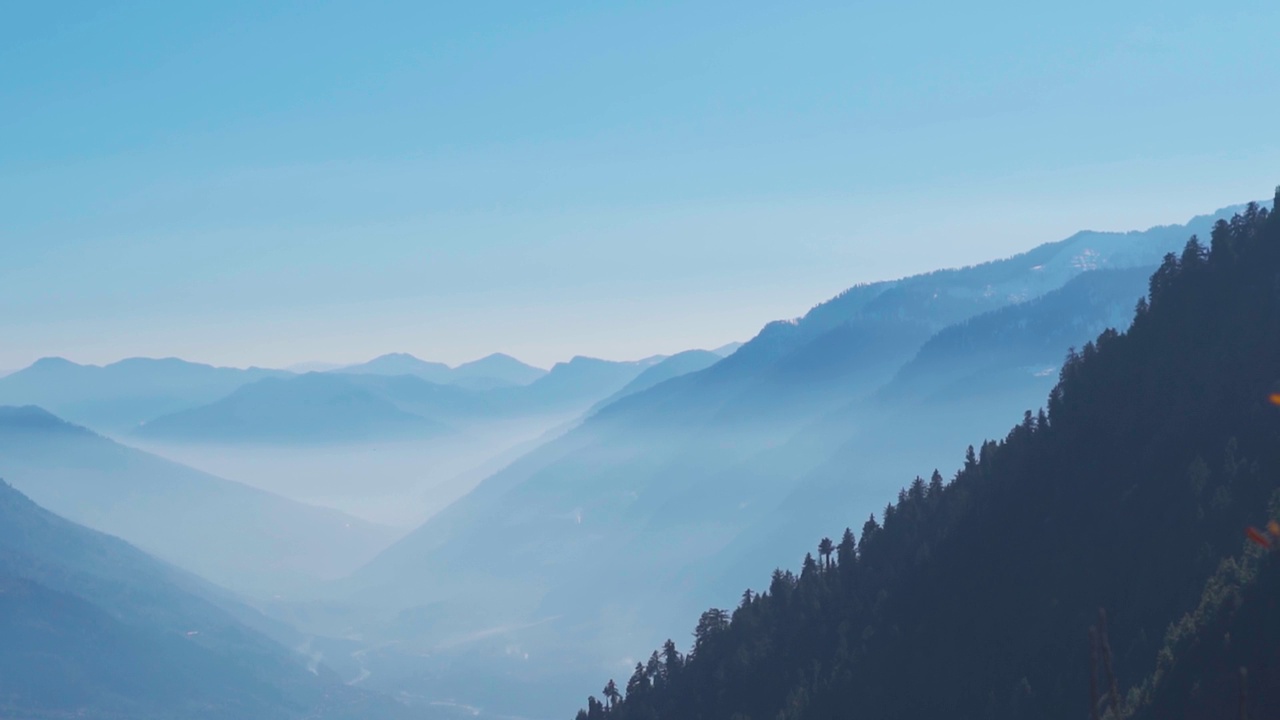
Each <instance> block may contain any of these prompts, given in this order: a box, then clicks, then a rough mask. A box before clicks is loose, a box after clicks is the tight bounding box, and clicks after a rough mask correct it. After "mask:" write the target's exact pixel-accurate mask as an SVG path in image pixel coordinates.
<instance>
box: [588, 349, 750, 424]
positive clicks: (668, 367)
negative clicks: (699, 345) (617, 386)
mask: <svg viewBox="0 0 1280 720" xmlns="http://www.w3.org/2000/svg"><path fill="white" fill-rule="evenodd" d="M739 345H741V343H739ZM735 349H736V348H735ZM729 354H732V353H731V352H730V353H729ZM724 357H725V356H724V355H723V354H721V353H720V352H718V351H715V350H686V351H684V352H681V353H676V354H675V355H672V356H671V357H669V358H665V359H663V360H662V361H661V362H659V363H657V364H655V365H651V366H650V367H648V368H646V369H645V371H644V372H642V373H640V374H639V375H638V376H636V378H635V379H634V380H632V381H631V382H629V383H627V384H626V386H625V387H623V388H622V389H621V390H619V391H618V392H616V393H614V394H612V395H610V396H609V397H607V398H605V399H604V400H601V401H600V402H598V403H596V406H595V407H596V409H598V408H602V407H605V406H607V405H609V404H610V403H613V402H616V401H618V400H621V399H622V398H624V397H627V396H629V395H634V394H636V393H638V392H641V391H643V390H648V389H649V388H651V387H653V386H654V385H657V384H658V383H662V382H666V381H667V380H670V379H672V378H676V377H680V376H681V375H688V374H689V373H693V372H697V371H699V370H704V369H706V368H709V367H711V366H712V365H714V364H716V363H717V362H720V360H722V359H723V358H724Z"/></svg>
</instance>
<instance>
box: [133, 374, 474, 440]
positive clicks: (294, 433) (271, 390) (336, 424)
mask: <svg viewBox="0 0 1280 720" xmlns="http://www.w3.org/2000/svg"><path fill="white" fill-rule="evenodd" d="M352 377H353V376H347V375H335V374H330V373H307V374H306V375H299V376H296V377H289V378H268V379H265V380H261V381H259V382H256V383H252V384H250V385H246V386H244V387H241V388H239V389H237V390H236V391H234V392H232V393H231V394H230V395H228V396H226V397H224V398H222V399H220V400H217V401H215V402H213V403H210V404H208V405H204V406H201V407H197V408H192V409H189V410H182V411H180V412H176V413H172V414H170V415H163V416H160V417H158V418H156V419H154V420H152V421H150V422H147V423H145V424H143V425H141V426H139V427H138V428H137V430H136V431H135V433H136V434H137V435H138V436H140V437H145V438H148V439H151V440H164V441H178V442H188V441H199V442H214V443H243V442H250V443H255V442H256V443H304V444H305V443H333V442H365V441H371V440H398V439H407V438H423V437H432V436H436V435H440V434H441V433H445V432H448V430H449V428H448V427H447V426H446V425H444V424H443V423H440V422H437V421H434V420H429V419H427V418H425V417H422V416H420V415H415V414H413V413H410V412H406V411H404V410H402V409H400V408H399V407H398V406H397V405H396V404H395V403H394V402H392V401H391V400H389V399H387V398H386V397H383V396H381V395H379V394H377V393H375V392H372V391H370V390H369V389H367V388H364V387H361V386H360V384H359V383H358V382H353V381H352Z"/></svg>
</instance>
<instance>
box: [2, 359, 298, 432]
mask: <svg viewBox="0 0 1280 720" xmlns="http://www.w3.org/2000/svg"><path fill="white" fill-rule="evenodd" d="M289 375H291V373H288V372H286V371H283V370H267V369H263V368H248V369H244V370H242V369H239V368H227V367H213V366H211V365H203V364H200V363H192V362H187V361H185V360H179V359H177V358H164V359H152V358H130V359H127V360H121V361H119V362H116V363H111V364H110V365H105V366H97V365H80V364H77V363H74V362H71V361H70V360H65V359H63V358H56V357H51V358H44V359H41V360H37V361H36V362H35V363H34V364H32V365H31V366H29V367H27V368H25V369H23V370H19V371H17V372H14V373H12V374H10V375H7V376H5V377H0V404H4V405H39V406H40V407H43V408H46V409H48V410H50V411H52V412H54V413H57V414H58V415H59V416H61V417H65V418H67V419H69V420H72V421H74V422H77V423H81V424H84V425H88V426H89V427H92V428H94V429H97V430H101V431H104V432H126V431H128V430H130V429H132V428H134V427H136V426H137V425H138V424H140V423H142V422H145V421H147V420H150V419H151V418H154V417H157V416H159V415H163V414H166V413H172V412H177V411H179V410H185V409H187V408H193V407H197V406H200V405H203V404H206V403H209V402H212V401H214V400H217V399H218V398H220V397H223V396H225V395H227V394H228V393H230V392H232V391H233V390H235V389H236V388H239V387H241V386H243V385H246V384H248V383H251V382H256V381H258V380H262V379H264V378H272V377H288V376H289Z"/></svg>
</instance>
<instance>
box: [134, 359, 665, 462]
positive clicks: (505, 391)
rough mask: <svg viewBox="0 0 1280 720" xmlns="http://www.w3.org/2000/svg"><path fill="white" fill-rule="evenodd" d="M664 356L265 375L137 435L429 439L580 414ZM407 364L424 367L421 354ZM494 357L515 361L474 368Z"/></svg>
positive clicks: (274, 440)
mask: <svg viewBox="0 0 1280 720" xmlns="http://www.w3.org/2000/svg"><path fill="white" fill-rule="evenodd" d="M660 360H661V358H657V357H655V358H648V359H645V360H640V361H632V362H615V361H610V360H598V359H595V358H585V357H576V358H574V359H572V360H570V361H569V362H566V363H557V364H556V365H555V367H553V368H552V369H551V371H550V372H547V373H545V374H544V375H542V376H541V377H539V378H538V379H537V380H534V381H533V382H531V383H529V384H528V385H502V386H500V387H496V388H484V387H467V386H465V385H460V384H453V383H435V382H431V381H428V380H426V379H424V378H422V377H421V376H419V375H416V374H412V373H406V374H399V375H383V374H381V373H373V372H370V373H347V372H327V373H308V374H306V375H299V376H295V377H286V378H268V379H265V380H262V381H259V382H256V383H252V384H249V385H245V386H243V387H241V388H239V389H237V390H236V391H234V392H233V393H231V394H230V395H228V396H227V397H224V398H222V399H220V400H217V401H215V402H212V403H209V404H208V405H204V406H201V407H197V408H192V409H189V410H184V411H181V412H178V413H173V414H170V415H165V416H161V417H158V418H156V419H154V420H152V421H150V422H147V423H144V424H143V425H141V426H140V427H139V428H137V430H136V431H135V433H136V435H137V436H138V437H141V438H146V439H148V440H155V441H161V442H170V443H260V444H302V445H305V444H311V443H357V442H378V441H396V440H417V439H425V438H430V437H436V436H439V435H441V434H444V433H448V432H451V431H452V430H455V429H461V428H465V427H467V426H471V425H475V424H480V423H485V422H490V421H495V420H502V419H506V418H516V417H527V416H535V415H551V414H558V415H571V414H573V413H577V412H581V411H583V410H585V409H587V408H588V407H590V406H591V404H592V403H594V402H596V401H598V400H600V399H601V398H603V397H607V396H609V395H610V394H612V393H614V392H617V391H618V390H619V389H621V388H622V387H623V386H625V385H626V384H627V383H628V382H630V381H632V380H633V379H635V378H636V376H638V375H639V374H640V373H642V372H644V371H645V370H646V369H648V368H650V367H651V366H653V365H655V364H656V363H658V362H660ZM399 362H402V360H396V363H399ZM410 365H411V366H418V365H417V364H416V361H414V362H411V363H410ZM493 365H507V366H508V367H510V364H509V363H507V362H506V361H505V360H502V359H500V358H499V359H494V360H491V361H489V362H488V363H486V365H485V366H481V367H480V368H479V369H477V370H474V372H477V373H480V372H485V371H486V370H487V369H488V367H492V366H493ZM387 367H391V366H387ZM459 369H461V368H459ZM476 377H484V376H483V375H477V376H476ZM463 381H465V378H463Z"/></svg>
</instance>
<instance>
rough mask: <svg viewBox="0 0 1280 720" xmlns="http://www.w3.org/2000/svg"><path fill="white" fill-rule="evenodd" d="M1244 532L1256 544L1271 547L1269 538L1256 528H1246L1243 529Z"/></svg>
mask: <svg viewBox="0 0 1280 720" xmlns="http://www.w3.org/2000/svg"><path fill="white" fill-rule="evenodd" d="M1244 534H1245V535H1246V536H1247V537H1248V538H1249V539H1250V540H1251V541H1253V542H1254V543H1256V544H1257V545H1260V546H1262V547H1264V548H1267V549H1268V550H1269V549H1271V540H1270V539H1269V538H1267V536H1266V535H1263V534H1262V533H1261V532H1258V529H1257V528H1247V529H1246V530H1245V531H1244Z"/></svg>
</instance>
